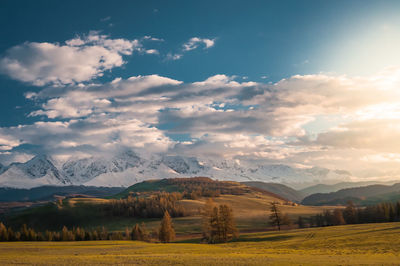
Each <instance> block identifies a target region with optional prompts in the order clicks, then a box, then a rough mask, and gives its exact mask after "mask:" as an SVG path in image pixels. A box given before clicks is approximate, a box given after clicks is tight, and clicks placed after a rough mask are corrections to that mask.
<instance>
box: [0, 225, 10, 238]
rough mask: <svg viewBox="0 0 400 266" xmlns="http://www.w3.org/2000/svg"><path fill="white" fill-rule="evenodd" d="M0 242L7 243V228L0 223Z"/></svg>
mask: <svg viewBox="0 0 400 266" xmlns="http://www.w3.org/2000/svg"><path fill="white" fill-rule="evenodd" d="M0 241H8V232H7V227H6V226H5V225H4V224H3V223H0Z"/></svg>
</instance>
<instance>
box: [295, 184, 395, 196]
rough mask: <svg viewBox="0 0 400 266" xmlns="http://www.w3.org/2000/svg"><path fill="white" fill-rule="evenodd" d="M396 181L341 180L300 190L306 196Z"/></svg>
mask: <svg viewBox="0 0 400 266" xmlns="http://www.w3.org/2000/svg"><path fill="white" fill-rule="evenodd" d="M395 183H396V181H387V182H381V181H365V182H340V183H337V184H317V185H313V186H309V187H306V188H303V189H301V190H299V192H300V193H302V194H303V195H304V196H305V197H306V196H309V195H311V194H316V193H330V192H336V191H338V190H341V189H346V188H356V187H365V186H370V185H393V184H395Z"/></svg>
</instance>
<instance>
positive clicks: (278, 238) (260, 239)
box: [233, 235, 293, 242]
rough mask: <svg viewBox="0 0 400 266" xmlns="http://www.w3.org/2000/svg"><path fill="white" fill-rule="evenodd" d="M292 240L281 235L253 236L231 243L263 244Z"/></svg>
mask: <svg viewBox="0 0 400 266" xmlns="http://www.w3.org/2000/svg"><path fill="white" fill-rule="evenodd" d="M291 238H293V236H288V235H281V236H264V237H263V236H254V237H246V238H239V239H237V240H234V241H233V242H263V241H281V240H288V239H291Z"/></svg>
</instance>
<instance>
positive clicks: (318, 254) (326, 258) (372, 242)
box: [0, 223, 400, 265]
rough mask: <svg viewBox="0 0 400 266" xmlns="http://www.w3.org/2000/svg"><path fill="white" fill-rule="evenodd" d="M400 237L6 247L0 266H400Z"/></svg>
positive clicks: (397, 226) (365, 231)
mask: <svg viewBox="0 0 400 266" xmlns="http://www.w3.org/2000/svg"><path fill="white" fill-rule="evenodd" d="M399 235H400V223H388V224H363V225H345V226H336V227H327V228H311V229H301V230H291V231H283V232H266V233H254V234H246V235H243V236H242V237H241V238H240V239H239V242H233V243H228V244H218V245H207V244H190V243H171V244H149V243H143V242H134V241H96V242H34V243H32V242H31V243H29V242H11V243H10V242H8V243H7V242H5V243H0V250H1V251H2V252H0V264H1V265H4V264H5V265H7V264H24V263H29V264H39V265H40V264H58V265H60V264H65V265H67V264H68V265H71V264H92V265H95V264H97V265H98V264H131V265H143V264H145V265H161V264H162V265H179V264H181V265H182V264H184V265H199V264H202V265H204V264H207V265H265V264H273V265H285V264H286V265H287V264H296V265H298V264H302V265H338V264H341V265H347V264H352V265H372V264H378V265H382V264H393V265H394V264H398V262H399V261H400V238H399V237H398V236H399ZM22 253H23V254H24V256H21V254H22Z"/></svg>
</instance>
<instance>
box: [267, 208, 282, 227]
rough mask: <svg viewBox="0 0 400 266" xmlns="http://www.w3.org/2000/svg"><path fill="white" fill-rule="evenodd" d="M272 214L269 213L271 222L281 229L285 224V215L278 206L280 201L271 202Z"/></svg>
mask: <svg viewBox="0 0 400 266" xmlns="http://www.w3.org/2000/svg"><path fill="white" fill-rule="evenodd" d="M270 211H271V214H270V215H269V223H270V224H271V225H273V226H276V227H278V231H281V225H282V224H283V216H282V213H281V211H280V210H279V207H278V202H271V205H270Z"/></svg>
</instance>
